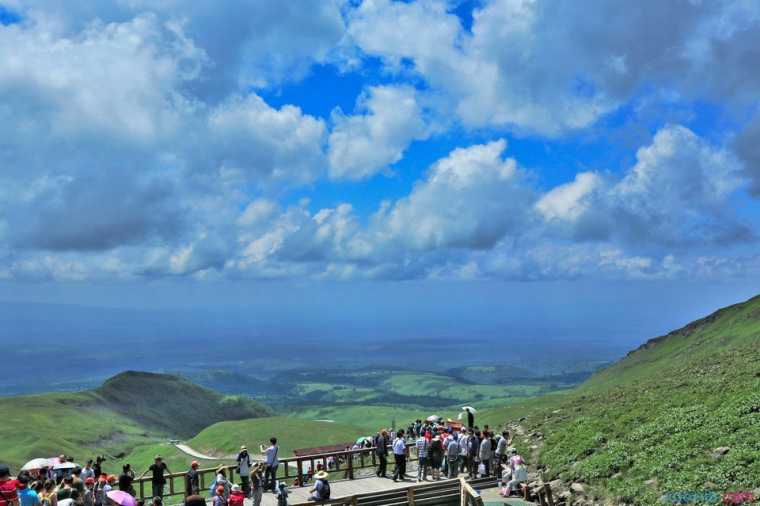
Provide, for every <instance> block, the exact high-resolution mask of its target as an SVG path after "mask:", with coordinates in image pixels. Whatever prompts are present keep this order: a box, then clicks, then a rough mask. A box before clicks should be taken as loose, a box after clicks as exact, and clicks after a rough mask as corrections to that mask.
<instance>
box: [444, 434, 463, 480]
mask: <svg viewBox="0 0 760 506" xmlns="http://www.w3.org/2000/svg"><path fill="white" fill-rule="evenodd" d="M459 454H460V447H459V438H458V437H457V435H456V434H452V435H451V437H449V438H447V439H446V461H447V462H448V466H449V478H456V477H457V476H458V475H459Z"/></svg>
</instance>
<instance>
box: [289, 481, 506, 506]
mask: <svg viewBox="0 0 760 506" xmlns="http://www.w3.org/2000/svg"><path fill="white" fill-rule="evenodd" d="M472 485H475V486H478V487H479V488H489V487H495V486H496V480H495V479H494V478H477V479H474V480H471V481H470V482H469V483H468V482H467V481H466V480H465V479H464V478H460V479H455V480H444V481H439V482H435V483H423V484H419V485H412V486H410V487H407V488H401V489H390V490H385V491H382V492H368V493H365V494H357V495H352V496H348V497H336V498H334V499H330V500H329V501H327V503H329V504H330V506H407V505H409V506H482V505H483V499H482V498H481V497H480V494H479V493H478V492H477V491H476V490H475V489H474V488H473V487H472ZM316 504H323V503H315V502H301V503H294V504H293V505H292V506H315V505H316Z"/></svg>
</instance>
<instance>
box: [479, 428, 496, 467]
mask: <svg viewBox="0 0 760 506" xmlns="http://www.w3.org/2000/svg"><path fill="white" fill-rule="evenodd" d="M492 457H493V453H492V450H491V439H490V438H489V437H488V433H487V432H484V433H483V439H482V440H481V441H480V449H479V451H478V458H479V459H480V463H481V464H482V465H483V476H484V477H485V476H490V475H491V458H492Z"/></svg>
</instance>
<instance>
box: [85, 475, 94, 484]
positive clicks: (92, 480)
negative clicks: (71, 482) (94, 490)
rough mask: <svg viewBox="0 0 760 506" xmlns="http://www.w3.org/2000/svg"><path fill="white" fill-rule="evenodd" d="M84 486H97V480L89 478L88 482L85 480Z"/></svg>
mask: <svg viewBox="0 0 760 506" xmlns="http://www.w3.org/2000/svg"><path fill="white" fill-rule="evenodd" d="M84 484H85V485H94V484H95V478H93V477H92V476H90V477H89V478H87V479H86V480H84Z"/></svg>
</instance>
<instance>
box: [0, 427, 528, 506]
mask: <svg viewBox="0 0 760 506" xmlns="http://www.w3.org/2000/svg"><path fill="white" fill-rule="evenodd" d="M449 422H451V421H450V420H449ZM467 422H468V424H467V426H464V425H463V424H458V423H444V422H443V420H442V419H437V418H436V417H431V418H430V419H428V420H425V421H423V420H416V421H415V422H413V423H411V424H409V426H408V427H407V428H406V429H401V430H398V431H393V430H390V429H381V430H379V431H378V432H377V434H376V435H375V436H374V437H372V438H360V440H357V442H356V443H355V444H354V445H353V446H352V447H347V448H346V450H362V451H361V452H360V453H362V454H364V453H365V452H366V453H370V452H374V454H375V457H376V462H377V468H376V470H375V473H376V475H377V476H378V477H383V478H388V479H392V480H393V481H394V482H397V481H399V480H402V481H403V480H407V479H411V480H415V479H416V481H417V482H423V481H427V480H428V479H430V480H441V479H445V478H457V477H458V476H460V475H466V476H467V477H468V478H484V477H493V478H495V479H497V480H500V481H501V485H502V490H501V493H502V495H505V496H506V495H510V494H512V493H514V492H519V491H520V488H521V486H523V485H524V484H525V483H526V482H527V468H526V464H525V462H524V461H523V458H522V457H521V456H520V455H519V454H518V452H517V450H516V449H515V448H513V447H512V446H511V443H512V437H511V435H510V433H509V432H508V431H502V432H501V433H496V431H493V430H491V428H490V427H489V426H488V425H484V426H483V428H482V429H481V428H479V427H478V426H476V425H474V419H473V416H472V414H471V413H468V420H467ZM259 450H260V452H261V455H260V456H259V458H258V459H254V458H253V457H252V456H251V454H250V453H249V452H248V448H247V447H246V446H241V447H240V452H239V453H238V454H237V457H236V465H234V466H220V467H219V468H218V469H217V470H216V472H215V473H214V478H213V480H212V482H211V483H210V485H207V484H205V483H204V480H201V471H200V470H199V463H198V462H197V461H192V462H191V464H190V468H189V469H188V470H187V471H186V472H185V473H184V485H185V490H184V493H185V504H186V505H187V506H205V505H206V502H207V499H210V500H211V501H212V503H213V506H244V501H245V499H246V498H249V499H250V500H251V501H252V503H253V506H260V504H261V502H262V498H263V494H264V493H265V492H271V493H273V494H275V495H276V498H277V503H278V505H286V504H287V497H288V488H287V485H286V484H285V482H283V481H278V480H277V470H278V467H279V464H280V456H279V452H280V448H279V445H278V443H277V438H274V437H272V438H271V439H270V440H269V444H268V445H260V448H259ZM410 452H414V453H415V454H416V456H417V469H416V476H409V475H408V474H407V462H408V461H409V458H410ZM357 453H358V452H350V453H347V454H344V455H343V456H338V457H335V456H329V457H327V458H325V460H324V462H325V463H326V468H325V467H323V465H322V464H321V463H319V464H317V465H316V469H312V468H311V467H308V469H307V470H306V472H305V473H304V474H303V475H301V476H298V477H297V478H296V479H295V480H294V482H293V485H295V486H306V485H309V484H311V488H310V490H309V491H310V499H311V500H314V501H317V502H324V501H327V500H328V499H330V495H331V491H330V482H329V472H334V471H336V470H338V469H339V468H340V466H341V465H342V464H343V463H344V462H345V461H346V459H353V458H355V457H356V456H357ZM391 455H392V456H393V464H394V467H393V471H392V473H390V474H389V470H388V457H389V456H391ZM36 460H42V461H44V460H45V459H36ZM52 460H55V461H56V465H50V466H47V467H44V466H40V467H39V468H33V469H28V470H24V471H21V472H20V473H19V474H18V476H17V477H16V478H12V477H11V475H10V470H9V468H8V466H5V465H0V506H147V505H146V502H145V501H142V500H139V501H138V499H137V496H138V494H137V493H136V490H135V488H134V481H135V480H136V479H139V480H143V479H144V478H145V477H146V476H150V485H151V488H150V492H151V494H152V500H150V501H149V503H148V504H149V505H150V506H162V504H163V497H164V493H165V486H166V483H167V475H170V474H171V470H170V469H169V467H168V466H167V464H166V463H165V462H164V460H163V459H162V457H161V456H160V455H156V456H155V459H154V461H153V463H152V464H151V465H150V466H149V467H148V468H147V469H146V470H145V471H144V472H143V473H142V474H141V475H140V476H139V477H136V475H135V472H134V471H133V470H132V468H131V467H130V465H129V464H127V465H124V466H123V468H122V473H121V474H120V475H118V476H116V475H112V474H107V473H105V472H103V463H104V462H105V458H104V457H97V458H95V459H93V460H88V461H87V463H86V464H85V466H84V467H80V466H78V465H75V464H73V463H68V465H67V460H68V459H67V457H66V456H64V455H61V456H60V457H58V458H56V459H52ZM25 467H26V466H25ZM346 468H349V467H348V466H346ZM346 472H347V473H348V470H347V471H346ZM233 473H234V474H237V475H238V476H239V480H237V481H238V482H239V483H235V482H234V481H235V480H234V476H233ZM145 481H147V480H145ZM202 483H204V486H203V489H202V488H201V484H202ZM142 490H143V489H142V488H141V491H142ZM140 495H142V494H140Z"/></svg>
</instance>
